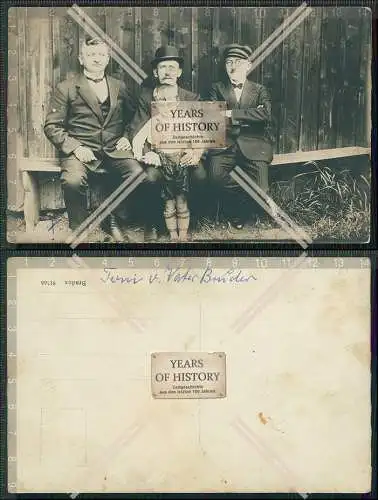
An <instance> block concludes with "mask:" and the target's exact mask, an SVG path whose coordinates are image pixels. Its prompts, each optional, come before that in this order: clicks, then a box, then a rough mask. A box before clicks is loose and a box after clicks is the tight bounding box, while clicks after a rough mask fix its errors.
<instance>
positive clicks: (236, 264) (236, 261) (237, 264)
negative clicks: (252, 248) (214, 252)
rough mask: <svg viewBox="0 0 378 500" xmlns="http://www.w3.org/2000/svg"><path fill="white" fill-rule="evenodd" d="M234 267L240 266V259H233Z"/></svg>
mask: <svg viewBox="0 0 378 500" xmlns="http://www.w3.org/2000/svg"><path fill="white" fill-rule="evenodd" d="M232 267H233V268H237V267H239V259H236V258H235V259H232Z"/></svg>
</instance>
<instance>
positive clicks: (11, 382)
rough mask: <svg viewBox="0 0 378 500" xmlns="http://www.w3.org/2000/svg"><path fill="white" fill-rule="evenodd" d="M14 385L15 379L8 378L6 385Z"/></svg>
mask: <svg viewBox="0 0 378 500" xmlns="http://www.w3.org/2000/svg"><path fill="white" fill-rule="evenodd" d="M15 383H16V379H15V378H11V377H9V378H8V384H15Z"/></svg>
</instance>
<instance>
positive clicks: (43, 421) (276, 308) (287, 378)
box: [8, 258, 371, 494]
mask: <svg viewBox="0 0 378 500" xmlns="http://www.w3.org/2000/svg"><path fill="white" fill-rule="evenodd" d="M64 260H65V261H66V262H63V261H64ZM68 260H69V259H61V260H59V259H57V258H56V259H37V258H36V259H31V258H29V259H28V261H27V263H26V264H25V263H24V262H23V261H24V259H23V258H20V259H17V258H14V259H10V260H9V261H8V272H9V283H10V284H9V287H10V288H11V287H12V286H16V289H17V292H16V300H15V301H14V302H11V304H13V306H16V307H14V313H12V312H9V318H10V319H9V321H11V320H12V318H13V316H12V314H14V318H13V320H14V321H15V322H16V338H17V345H14V346H13V349H14V351H15V352H14V360H15V361H14V362H15V363H16V373H14V374H13V376H15V377H16V380H17V396H16V404H17V412H13V413H10V416H9V425H10V426H11V425H14V426H15V429H16V430H17V440H16V443H17V446H16V450H14V451H13V454H16V457H17V460H16V464H17V465H16V467H14V468H13V469H12V471H13V474H14V477H13V478H11V479H10V480H11V481H12V484H15V491H17V492H20V493H22V492H79V493H80V492H88V491H91V492H136V491H138V492H149V491H162V492H174V491H182V492H190V491H197V492H198V491H203V492H219V491H224V492H234V491H239V492H256V491H257V492H258V491H261V492H275V491H277V492H288V491H296V492H299V493H301V494H305V493H312V492H361V491H368V490H369V489H370V480H371V468H370V464H371V458H370V438H371V430H370V411H371V409H370V346H369V340H370V269H369V268H364V267H361V266H360V264H359V260H360V259H339V260H340V261H342V267H340V266H341V264H340V263H339V264H338V267H335V262H336V261H337V259H328V264H325V263H324V259H322V258H318V259H317V264H316V265H315V264H314V265H315V267H312V263H311V261H310V265H307V263H306V261H304V262H303V263H302V264H300V265H298V266H297V267H295V268H292V269H284V268H283V267H282V266H281V268H280V266H271V259H262V260H261V262H260V264H257V265H256V261H257V262H258V261H259V260H260V259H252V258H248V260H247V259H239V260H238V262H237V266H238V267H234V261H233V264H232V265H231V262H230V261H229V260H228V264H227V262H226V263H225V264H224V263H223V262H222V259H218V260H217V259H215V261H214V262H213V263H212V266H213V267H212V268H206V263H205V261H206V259H204V258H197V259H192V261H191V262H190V263H189V264H187V263H186V261H185V260H184V259H183V260H182V263H181V268H180V269H178V268H177V267H176V266H177V264H172V263H170V262H169V261H168V260H165V259H160V260H157V259H155V260H154V259H149V258H139V259H135V261H134V260H132V262H129V261H128V259H126V258H125V259H121V258H119V259H118V258H115V259H113V260H112V261H111V262H110V261H109V260H106V261H103V260H102V259H94V258H88V259H84V260H82V261H85V265H84V266H81V267H80V262H79V265H78V267H77V268H74V267H75V265H76V264H77V263H71V265H70V266H69V265H68V264H69V263H67V262H68ZM176 260H177V261H178V259H176ZM156 261H157V264H156ZM226 261H227V259H226ZM332 261H335V262H332ZM62 262H63V263H62ZM218 262H219V264H218ZM26 266H27V267H26ZM51 266H53V267H51ZM12 280H13V281H12ZM11 300H12V299H11ZM12 338H14V337H12ZM160 352H168V353H210V352H223V353H225V355H226V358H227V394H226V397H224V398H218V399H155V398H153V396H152V394H151V355H152V354H153V353H160ZM11 361H12V360H11ZM12 363H13V361H12ZM9 366H13V365H9ZM12 415H15V417H14V418H15V420H12V418H13V417H12ZM9 453H10V451H9ZM13 465H14V464H13Z"/></svg>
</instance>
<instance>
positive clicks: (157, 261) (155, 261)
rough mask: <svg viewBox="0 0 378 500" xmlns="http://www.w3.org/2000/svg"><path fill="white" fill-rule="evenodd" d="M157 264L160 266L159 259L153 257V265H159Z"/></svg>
mask: <svg viewBox="0 0 378 500" xmlns="http://www.w3.org/2000/svg"><path fill="white" fill-rule="evenodd" d="M159 266H160V260H159V259H154V267H159Z"/></svg>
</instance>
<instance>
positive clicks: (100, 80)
mask: <svg viewBox="0 0 378 500" xmlns="http://www.w3.org/2000/svg"><path fill="white" fill-rule="evenodd" d="M85 78H86V79H87V80H90V81H91V82H95V83H99V82H102V80H103V79H104V78H105V75H104V76H103V77H101V78H90V77H89V76H86V77H85Z"/></svg>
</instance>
